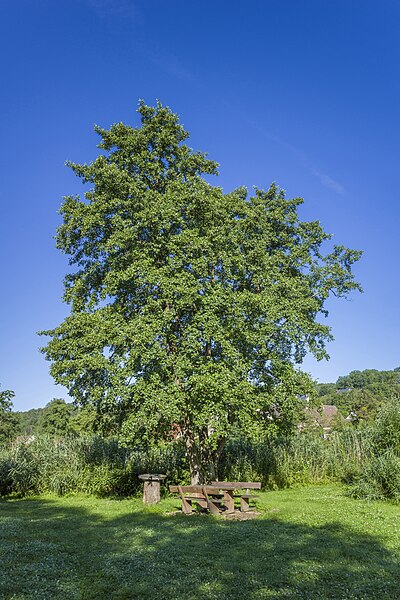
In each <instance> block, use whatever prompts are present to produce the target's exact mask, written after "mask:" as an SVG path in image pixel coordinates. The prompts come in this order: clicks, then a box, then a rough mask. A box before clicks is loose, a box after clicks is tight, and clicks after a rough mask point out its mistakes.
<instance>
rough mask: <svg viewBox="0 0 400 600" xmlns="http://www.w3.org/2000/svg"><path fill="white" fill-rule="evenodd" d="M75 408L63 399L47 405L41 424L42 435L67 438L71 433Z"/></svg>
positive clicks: (54, 400)
mask: <svg viewBox="0 0 400 600" xmlns="http://www.w3.org/2000/svg"><path fill="white" fill-rule="evenodd" d="M73 414H74V407H73V406H72V404H68V403H67V402H66V401H65V400H63V399H62V398H54V399H53V400H52V401H51V402H49V403H48V404H46V406H45V408H44V410H43V412H42V415H41V418H40V422H39V428H38V429H39V431H40V433H47V434H48V435H51V436H65V435H67V434H68V433H71V430H72V427H71V419H72V417H73Z"/></svg>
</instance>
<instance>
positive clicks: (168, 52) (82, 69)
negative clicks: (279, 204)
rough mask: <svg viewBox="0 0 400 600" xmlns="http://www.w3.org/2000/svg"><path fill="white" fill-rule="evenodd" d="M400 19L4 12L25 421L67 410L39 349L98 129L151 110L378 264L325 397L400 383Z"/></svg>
mask: <svg viewBox="0 0 400 600" xmlns="http://www.w3.org/2000/svg"><path fill="white" fill-rule="evenodd" d="M399 27H400V3H399V2H398V1H395V0H393V1H390V0H380V1H378V0H376V1H372V0H335V1H333V2H329V1H328V0H325V1H324V0H302V1H301V2H299V0H280V1H279V2H277V1H276V0H273V1H272V0H259V1H257V0H255V1H254V0H250V1H248V2H243V1H241V2H238V1H235V0H233V1H232V0H230V1H227V0H220V1H218V2H216V1H214V2H211V1H209V0H203V1H202V2H189V1H187V0H169V1H168V2H166V1H165V0H57V1H54V0H25V1H24V0H14V1H13V2H2V3H1V8H0V57H1V59H0V60H1V88H2V89H1V94H0V118H1V142H2V143H1V146H0V169H1V178H0V206H1V218H0V228H1V232H0V252H1V263H0V268H1V283H2V289H1V297H0V302H1V310H0V323H1V344H0V354H1V356H0V359H1V372H0V382H1V384H2V387H3V388H4V387H6V388H11V389H14V390H15V392H16V397H15V402H14V405H15V408H16V409H17V410H25V409H28V408H32V407H37V406H43V405H45V404H46V403H47V402H49V401H50V400H51V399H52V398H53V397H63V396H64V397H66V392H65V390H63V388H59V387H56V386H54V385H53V382H52V380H51V378H50V376H49V375H48V366H49V365H48V363H46V361H45V360H44V358H43V357H42V355H41V354H39V352H38V347H39V346H40V345H41V343H42V342H43V340H41V339H40V338H39V337H38V336H37V335H36V332H37V331H38V330H41V329H47V328H51V327H53V326H55V325H57V324H58V323H59V322H60V321H61V320H62V319H63V318H64V316H66V314H67V312H68V307H67V306H65V305H63V304H62V302H61V295H62V289H63V287H62V280H63V277H64V275H65V273H66V272H67V260H66V257H64V256H63V255H62V254H61V253H60V252H59V251H57V250H56V249H55V244H54V239H53V236H54V233H55V229H56V227H57V225H58V224H59V223H60V219H59V216H58V215H57V210H58V208H59V206H60V203H61V200H62V196H63V195H67V194H70V193H78V192H81V191H82V187H81V184H80V182H79V181H78V180H77V179H75V177H74V176H73V174H72V172H70V171H69V170H68V169H67V168H66V167H65V166H64V162H65V160H67V159H70V160H73V161H76V162H79V161H83V162H85V161H90V160H91V159H93V158H94V157H95V156H96V152H97V150H96V143H97V136H96V135H95V134H94V133H93V124H94V123H98V124H99V125H102V126H104V127H108V126H109V125H110V124H111V123H113V122H117V121H121V120H122V121H126V122H130V123H136V124H137V123H138V121H137V115H136V113H135V109H136V105H137V100H138V99H139V98H144V100H145V101H146V102H148V103H153V102H154V101H155V99H156V98H159V99H160V100H161V101H162V102H163V103H165V104H168V105H169V106H171V108H172V109H173V110H174V111H175V112H178V113H179V114H180V115H181V119H182V122H183V123H184V125H185V126H186V128H187V129H188V130H189V131H190V132H191V141H190V143H191V145H192V146H193V147H194V148H196V149H201V150H206V151H208V152H209V155H210V157H211V158H213V159H215V160H217V161H218V162H219V163H220V165H221V169H220V173H221V174H220V177H219V181H218V183H219V184H220V185H222V186H223V188H224V189H225V190H226V191H228V190H231V189H232V188H234V187H236V186H239V185H247V186H248V187H251V186H252V185H257V186H260V187H267V186H268V185H269V184H270V182H271V181H276V182H277V183H278V184H279V185H280V186H282V187H283V188H284V189H285V190H286V191H287V194H288V195H289V196H302V197H304V199H305V204H304V207H303V208H302V217H303V218H305V219H319V220H320V221H321V222H322V224H323V225H324V227H325V229H326V230H328V231H330V232H332V233H334V236H335V237H334V239H335V241H336V242H337V243H343V244H345V245H347V246H349V247H352V248H357V249H363V250H364V251H365V253H364V256H363V258H362V260H361V262H360V263H359V265H358V266H357V267H356V269H355V271H356V274H357V277H358V279H359V280H360V281H361V283H362V285H363V287H364V290H365V293H364V294H363V295H360V294H354V295H353V296H352V297H351V299H350V300H349V301H340V302H338V301H334V302H333V301H332V302H331V303H330V304H329V308H330V310H331V312H330V316H329V323H330V324H331V325H332V328H333V334H334V336H335V338H336V339H335V341H334V342H333V343H331V344H330V347H329V351H330V355H331V360H330V361H329V362H323V363H317V362H315V361H313V360H311V359H307V360H306V362H305V365H304V368H305V369H306V370H308V371H309V372H311V373H312V374H313V375H314V376H315V377H316V378H318V379H319V380H320V381H335V380H336V378H337V377H338V376H339V375H341V374H345V373H347V372H348V371H350V370H354V369H365V368H377V369H392V368H394V367H396V366H398V365H400V356H399V333H400V326H399V325H400V317H399V291H400V278H399V275H398V272H399V268H398V260H399V246H400V241H399V240H400V237H399V234H398V230H399V225H400V218H399V217H400V208H399V206H400V205H399V195H400V168H399V158H400V151H399V144H400V141H399V140H400V137H399V131H400V78H399V64H400V36H399V33H398V32H399Z"/></svg>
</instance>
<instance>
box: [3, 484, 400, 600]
mask: <svg viewBox="0 0 400 600" xmlns="http://www.w3.org/2000/svg"><path fill="white" fill-rule="evenodd" d="M178 507H179V502H178V500H177V499H174V498H168V499H165V500H163V501H162V502H161V503H160V504H159V505H158V506H156V507H153V508H144V507H143V505H142V503H141V501H140V500H138V499H131V500H106V499H103V500H99V499H94V498H88V497H67V498H56V497H42V498H35V499H23V500H1V501H0V565H1V567H0V598H2V599H7V600H11V599H14V600H17V599H28V598H29V599H39V598H45V599H54V598H55V599H57V598H60V599H61V598H62V599H64V598H65V599H69V600H73V599H75V598H79V599H82V600H89V599H99V598H100V599H101V598H105V599H107V600H108V599H129V598H143V599H149V600H150V599H151V600H172V599H179V600H180V599H184V600H194V599H196V600H197V599H201V600H210V599H212V598H218V599H228V600H229V599H236V598H237V599H244V600H245V599H246V600H247V599H248V600H253V599H258V598H342V599H346V600H347V599H350V598H358V599H363V598H373V599H383V598H390V599H395V598H400V587H399V581H400V536H399V528H400V509H399V508H398V507H396V506H394V505H390V504H384V503H380V502H373V503H366V502H364V501H359V500H354V499H351V498H348V497H346V496H344V495H343V491H342V489H341V488H340V487H335V486H319V487H310V488H304V489H294V490H285V491H276V492H267V493H263V494H260V499H259V501H258V508H259V510H260V511H261V513H262V514H261V516H260V517H259V518H258V519H254V520H251V521H241V522H238V521H227V520H223V519H221V518H218V517H216V518H214V517H210V516H204V515H194V516H190V517H185V516H183V515H171V514H168V513H169V512H170V511H173V510H176V509H177V508H178Z"/></svg>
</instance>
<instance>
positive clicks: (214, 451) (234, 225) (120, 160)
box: [44, 103, 360, 481]
mask: <svg viewBox="0 0 400 600" xmlns="http://www.w3.org/2000/svg"><path fill="white" fill-rule="evenodd" d="M139 113H140V115H141V126H140V127H138V128H132V127H130V126H128V125H125V124H123V123H118V124H115V125H113V126H112V127H111V128H110V129H109V130H105V129H101V128H99V127H96V131H97V133H98V134H99V135H100V136H101V142H100V144H99V148H100V149H101V151H102V152H101V153H100V155H99V156H98V157H97V158H96V159H95V160H94V161H93V162H92V163H90V164H74V163H70V167H71V168H72V169H73V171H74V172H75V173H76V175H77V176H78V177H80V178H81V179H82V181H83V182H84V183H85V184H87V186H88V191H86V193H85V197H84V198H83V199H81V198H80V197H75V196H68V197H66V198H65V200H64V203H63V205H62V207H61V215H62V217H63V224H62V225H61V226H60V228H59V230H58V234H57V246H58V248H60V249H61V250H62V251H63V252H65V253H66V254H68V255H69V256H70V264H71V267H72V269H71V272H70V273H69V274H68V275H67V276H66V279H65V301H66V302H67V303H69V304H70V305H71V314H70V315H69V316H68V317H67V318H66V319H65V321H64V322H63V323H61V324H60V325H59V326H58V327H56V328H55V329H54V330H51V331H47V332H45V333H47V334H48V335H50V336H51V340H50V341H49V343H48V345H47V346H46V348H45V349H44V352H45V355H46V357H47V358H48V359H49V360H50V361H52V365H51V373H52V374H53V376H54V378H55V380H56V381H57V383H60V384H62V385H65V386H67V387H68V389H69V393H70V395H71V396H72V397H73V398H74V399H75V400H76V401H77V402H78V403H80V404H81V405H85V404H87V403H90V404H93V405H94V406H95V407H96V410H97V412H98V414H99V415H100V416H101V415H104V422H105V423H106V424H107V426H109V427H120V426H122V431H123V435H124V437H125V439H126V440H128V441H135V440H136V441H137V440H139V439H140V440H147V441H154V440H155V439H160V438H161V439H162V438H168V437H170V436H171V435H172V434H173V432H176V431H178V432H179V434H180V435H181V437H182V439H183V440H184V442H185V444H186V448H187V456H188V460H189V465H190V470H191V475H192V480H193V481H201V480H203V479H204V478H207V477H208V476H212V474H213V473H212V466H213V465H215V463H216V462H217V460H218V455H219V452H220V451H221V449H222V446H223V444H224V441H225V440H226V439H227V437H228V436H229V434H230V432H231V431H232V430H233V429H235V430H237V429H238V428H240V429H241V430H242V431H244V432H247V433H255V432H260V431H263V430H265V428H267V427H284V426H285V425H290V423H291V415H292V414H293V410H294V407H295V404H296V400H297V395H298V394H299V393H301V392H302V391H304V390H305V388H306V386H307V383H308V382H307V378H306V377H305V376H304V375H303V374H302V373H301V372H300V371H299V370H298V369H297V368H296V366H295V365H296V364H300V363H301V361H302V359H303V357H304V356H305V354H306V353H307V352H311V353H313V354H314V355H315V356H316V357H317V358H318V359H321V358H323V357H326V356H327V354H326V350H325V343H326V341H327V340H329V339H330V338H331V333H330V328H329V326H328V325H326V324H322V323H321V322H320V320H319V319H318V317H319V316H320V315H321V314H324V313H325V311H324V303H325V301H326V299H327V298H328V296H329V295H330V293H334V294H336V295H337V296H345V295H346V294H347V293H348V292H349V291H351V290H353V289H354V288H358V287H359V286H358V285H357V283H355V281H354V278H353V275H352V273H351V266H352V264H353V263H354V261H356V260H357V259H358V258H359V256H360V253H359V252H357V251H352V250H348V249H346V248H344V247H341V246H339V247H333V248H331V249H330V251H329V252H328V253H327V254H326V255H324V254H323V253H322V249H321V247H322V246H323V244H324V242H326V241H327V240H329V238H330V236H329V235H328V234H326V233H325V232H324V231H323V229H322V228H321V226H320V224H319V222H302V221H301V220H300V219H299V215H298V206H299V205H300V204H301V203H302V200H301V199H298V198H296V199H290V200H287V199H286V198H285V196H284V193H283V191H282V190H280V189H279V188H278V187H277V186H276V185H271V187H270V188H269V189H268V190H267V191H264V190H260V189H257V190H256V191H255V193H254V195H253V196H250V197H249V195H248V193H247V190H246V189H245V188H240V189H237V190H234V191H233V192H231V193H228V194H224V193H223V191H222V190H221V189H220V188H219V187H215V186H213V185H211V184H210V183H209V182H208V181H206V180H205V178H204V177H203V176H204V175H211V174H216V173H217V164H216V163H215V162H212V161H211V160H208V159H207V157H206V155H205V154H203V153H200V152H194V151H193V150H192V149H191V148H189V147H188V146H187V145H186V144H185V143H184V141H185V139H186V138H187V137H188V134H187V132H186V131H185V130H184V129H183V127H182V126H181V125H180V123H179V120H178V117H177V116H176V115H175V114H173V113H172V112H171V110H170V109H169V108H167V107H163V106H162V105H161V104H160V103H158V104H157V106H155V107H151V106H146V105H145V104H144V103H140V105H139Z"/></svg>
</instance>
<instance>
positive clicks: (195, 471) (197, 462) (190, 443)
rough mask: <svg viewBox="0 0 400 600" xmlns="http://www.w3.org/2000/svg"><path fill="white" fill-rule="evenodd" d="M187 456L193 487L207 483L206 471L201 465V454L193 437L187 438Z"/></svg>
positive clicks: (187, 436)
mask: <svg viewBox="0 0 400 600" xmlns="http://www.w3.org/2000/svg"><path fill="white" fill-rule="evenodd" d="M184 439H185V445H186V455H187V459H188V462H189V470H190V480H191V484H192V485H199V484H202V483H205V478H204V470H203V468H202V464H201V458H200V452H199V450H198V448H197V446H196V443H195V441H194V439H193V437H192V436H189V435H186V436H185V438H184Z"/></svg>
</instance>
